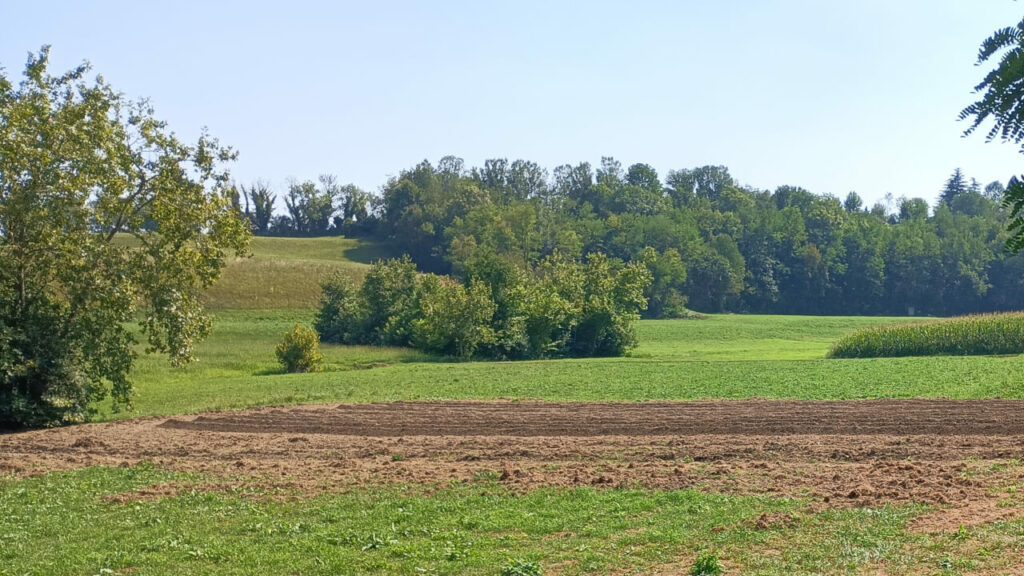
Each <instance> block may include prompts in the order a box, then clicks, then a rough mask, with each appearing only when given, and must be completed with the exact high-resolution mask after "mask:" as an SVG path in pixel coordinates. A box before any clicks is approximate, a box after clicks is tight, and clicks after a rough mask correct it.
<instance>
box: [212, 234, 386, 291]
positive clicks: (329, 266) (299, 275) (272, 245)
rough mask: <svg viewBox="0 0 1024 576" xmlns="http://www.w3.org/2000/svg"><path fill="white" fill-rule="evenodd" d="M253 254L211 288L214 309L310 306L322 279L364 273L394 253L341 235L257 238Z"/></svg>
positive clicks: (230, 267)
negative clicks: (337, 274)
mask: <svg viewBox="0 0 1024 576" xmlns="http://www.w3.org/2000/svg"><path fill="white" fill-rule="evenodd" d="M252 253H253V255H252V257H250V258H236V259H234V260H232V261H231V262H230V263H229V264H228V266H227V268H226V269H225V270H224V274H223V276H222V277H221V279H220V280H219V281H218V282H217V283H216V284H215V285H214V286H212V287H211V288H210V289H209V290H208V291H207V292H206V298H205V302H206V305H207V306H209V307H210V308H211V309H223V308H249V309H256V308H262V309H275V308H310V307H313V306H316V304H317V302H318V301H319V299H320V281H321V280H322V279H323V278H325V277H326V276H328V275H330V274H332V273H334V272H342V273H344V274H348V275H350V276H352V277H353V278H357V279H358V278H362V276H363V274H364V273H365V271H366V269H367V268H369V265H370V264H371V263H372V262H373V261H375V260H379V259H381V258H388V257H390V256H391V254H390V252H389V251H388V249H387V248H386V247H384V246H382V245H380V244H375V243H372V242H367V241H363V240H356V239H352V238H341V237H337V236H332V237H324V238H266V237H257V238H254V239H253V244H252Z"/></svg>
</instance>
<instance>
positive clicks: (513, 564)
mask: <svg viewBox="0 0 1024 576" xmlns="http://www.w3.org/2000/svg"><path fill="white" fill-rule="evenodd" d="M543 573H544V571H543V570H542V569H541V566H540V564H539V563H537V562H527V561H526V560H520V559H519V558H509V559H508V561H507V562H505V564H504V565H502V567H501V576H541V574H543Z"/></svg>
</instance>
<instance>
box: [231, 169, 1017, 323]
mask: <svg viewBox="0 0 1024 576" xmlns="http://www.w3.org/2000/svg"><path fill="white" fill-rule="evenodd" d="M938 192H939V193H940V194H939V199H938V202H937V204H936V205H935V206H931V205H929V203H928V202H927V201H926V200H924V199H922V198H906V197H903V198H899V199H893V198H892V197H891V196H889V197H887V198H886V200H885V201H884V202H878V203H875V204H874V205H872V206H870V207H868V206H865V205H864V202H863V201H862V199H861V198H860V197H859V196H858V195H857V194H856V193H855V192H851V193H849V194H848V195H846V196H845V198H843V199H840V198H838V197H836V196H832V195H829V194H823V195H822V194H814V193H812V192H810V191H808V190H806V189H804V188H801V187H797V186H779V187H778V188H776V189H775V190H760V189H757V188H753V187H750V186H745V185H741V184H739V183H738V182H737V181H736V180H735V179H734V178H733V176H732V175H731V174H730V172H729V170H728V168H726V167H725V166H701V167H697V168H692V169H682V170H673V171H670V172H669V173H668V174H667V175H666V176H665V177H664V178H661V177H660V176H659V174H658V173H657V172H656V171H655V170H654V169H653V168H652V167H651V166H649V165H647V164H642V163H638V164H633V165H631V166H629V167H627V168H624V167H623V166H622V165H621V163H619V162H618V161H616V160H615V159H614V158H609V157H605V158H602V159H601V162H600V164H599V166H597V167H596V168H595V167H593V166H591V165H590V164H589V163H586V162H582V163H579V164H575V165H570V164H566V165H562V166H558V167H556V168H555V169H553V170H551V171H549V170H547V169H545V168H542V167H541V166H539V165H538V164H536V163H534V162H529V161H526V160H516V161H513V162H509V161H507V160H505V159H491V160H487V161H485V162H484V165H483V166H482V167H473V168H466V167H465V165H464V163H463V161H462V160H461V159H459V158H455V157H452V156H448V157H445V158H442V159H441V160H440V161H439V162H437V164H436V165H434V164H432V163H430V162H427V161H424V162H422V163H420V164H418V165H416V166H413V167H411V168H409V169H407V170H404V171H402V172H401V173H400V174H399V175H398V176H396V177H394V178H391V179H390V180H389V181H388V182H387V183H386V184H385V185H384V186H383V187H382V190H381V193H380V194H377V195H374V194H370V193H367V192H365V191H363V190H360V189H359V188H357V187H355V186H352V185H346V186H342V185H339V184H338V183H337V179H336V178H334V177H331V176H323V177H321V178H320V180H319V182H318V183H314V182H305V183H301V184H299V183H293V184H291V185H289V187H288V191H287V194H286V196H285V197H284V200H285V206H286V210H287V211H286V213H283V214H279V215H274V196H273V194H272V193H270V192H269V188H268V187H267V186H266V185H265V184H257V185H254V186H251V187H244V186H243V187H241V189H240V190H239V192H238V196H240V197H241V198H242V199H241V200H238V203H239V205H240V206H241V207H242V208H241V209H242V210H243V212H245V213H246V214H247V215H248V217H249V219H250V221H251V222H252V227H253V229H254V231H255V232H256V233H257V234H277V235H319V234H346V235H351V236H368V237H375V238H377V239H379V240H381V241H386V242H389V243H390V244H392V245H393V247H394V248H395V249H396V250H397V251H398V252H400V253H404V254H408V255H409V256H410V257H411V259H412V260H413V261H414V262H415V263H416V265H417V266H418V267H419V268H420V269H421V270H424V271H428V272H434V273H442V274H452V275H454V276H456V277H458V278H461V279H466V278H468V277H469V275H470V274H471V273H472V268H473V263H474V262H476V261H479V260H481V259H488V258H491V257H499V258H501V259H503V260H504V261H506V262H508V263H510V264H511V265H514V266H517V267H519V268H521V269H524V270H529V269H534V268H535V267H536V266H537V265H538V264H539V263H541V262H542V261H544V259H545V258H548V257H550V256H552V255H555V254H558V255H560V256H561V257H563V258H567V259H569V260H580V259H586V258H587V257H588V256H589V255H590V254H597V253H600V254H603V255H606V256H607V257H608V258H609V260H610V262H611V265H612V266H613V267H616V266H618V267H621V266H623V265H624V264H626V263H642V264H644V265H645V266H646V267H647V268H648V270H649V271H650V273H651V275H652V282H651V283H650V285H649V286H648V287H647V288H646V291H645V297H646V299H647V309H646V311H645V312H644V314H645V315H646V316H647V317H678V316H681V315H685V314H687V313H688V310H691V309H692V310H697V311H701V312H723V311H728V312H755V313H787V314H898V315H902V314H908V313H909V314H918V315H922V314H923V315H951V314H964V313H971V312H981V311H995V310H1010V309H1019V308H1021V307H1024V296H1022V292H1021V290H1020V287H1021V284H1022V282H1024V258H1022V257H1020V256H1012V255H1010V254H1008V253H1007V252H1006V251H1005V250H1004V246H1005V243H1006V240H1007V238H1008V234H1007V232H1006V227H1007V222H1008V219H1009V216H1010V215H1009V212H1008V210H1007V209H1006V208H1005V207H1004V206H1003V203H1002V200H1003V194H1004V188H1003V185H1002V184H1001V183H999V182H992V183H989V184H987V185H982V184H981V183H979V182H977V181H976V180H974V179H973V178H969V177H967V176H966V175H964V174H963V172H962V171H961V170H960V169H956V170H955V171H954V172H953V173H952V175H951V176H950V177H949V179H948V180H947V181H946V182H945V184H944V185H942V186H941V187H940V189H939V190H938ZM256 207H260V209H259V210H257V209H256Z"/></svg>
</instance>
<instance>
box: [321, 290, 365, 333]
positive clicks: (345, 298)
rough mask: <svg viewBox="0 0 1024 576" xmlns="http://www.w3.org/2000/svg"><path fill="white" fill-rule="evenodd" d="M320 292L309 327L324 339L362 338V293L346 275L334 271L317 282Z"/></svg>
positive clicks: (363, 327)
mask: <svg viewBox="0 0 1024 576" xmlns="http://www.w3.org/2000/svg"><path fill="white" fill-rule="evenodd" d="M321 289H322V290H323V295H322V297H321V300H320V310H319V311H318V312H317V314H316V319H315V320H314V323H313V327H314V328H315V329H316V331H317V332H318V333H319V334H320V338H322V339H323V340H324V342H336V343H339V344H359V343H360V341H361V340H363V339H365V332H366V330H367V309H366V302H365V299H364V298H363V294H362V293H361V292H360V290H359V289H358V288H357V287H356V284H355V282H353V281H352V279H351V278H349V277H348V276H346V275H343V274H335V275H333V276H331V277H330V278H328V279H327V280H326V281H325V282H324V283H323V284H321Z"/></svg>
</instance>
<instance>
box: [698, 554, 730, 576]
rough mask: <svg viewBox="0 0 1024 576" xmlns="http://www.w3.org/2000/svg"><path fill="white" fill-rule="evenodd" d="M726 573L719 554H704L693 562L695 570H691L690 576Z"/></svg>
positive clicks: (709, 575) (699, 555)
mask: <svg viewBox="0 0 1024 576" xmlns="http://www.w3.org/2000/svg"><path fill="white" fill-rule="evenodd" d="M723 572H725V566H722V562H721V561H720V560H719V559H718V555H717V554H712V553H710V552H702V553H700V554H698V555H697V559H696V560H694V561H693V568H690V576H713V575H716V574H721V573H723Z"/></svg>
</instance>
